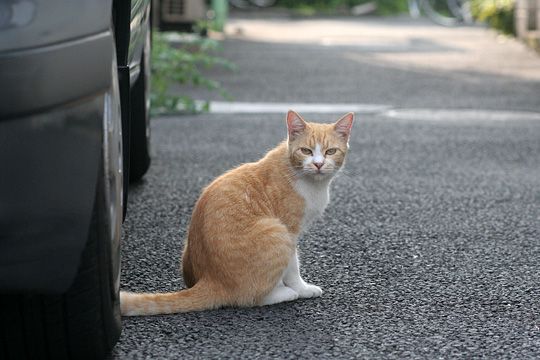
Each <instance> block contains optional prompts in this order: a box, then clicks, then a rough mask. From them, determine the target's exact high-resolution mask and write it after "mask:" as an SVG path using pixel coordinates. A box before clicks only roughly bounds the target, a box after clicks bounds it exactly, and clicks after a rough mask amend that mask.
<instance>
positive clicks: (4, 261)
mask: <svg viewBox="0 0 540 360" xmlns="http://www.w3.org/2000/svg"><path fill="white" fill-rule="evenodd" d="M150 10H151V4H150V0H131V1H129V0H118V1H117V0H113V1H111V0H78V1H73V0H1V1H0V358H1V359H10V358H13V359H24V358H29V359H34V358H50V359H64V358H71V359H84V358H102V357H104V356H105V355H106V354H107V353H108V352H109V351H110V350H111V348H112V347H113V346H114V344H115V343H116V341H117V340H118V338H119V336H120V330H121V323H120V312H119V275H120V258H119V253H120V247H119V246H120V232H121V224H122V219H123V216H124V215H125V212H124V210H125V208H126V199H127V191H128V186H127V185H128V183H129V180H131V181H135V180H138V179H140V178H141V177H142V176H143V175H144V174H145V172H146V171H147V169H148V166H149V164H150V156H149V135H150V132H149V94H148V89H149V72H150V68H149V56H150V41H151V40H150V33H151V31H150V29H151V28H150Z"/></svg>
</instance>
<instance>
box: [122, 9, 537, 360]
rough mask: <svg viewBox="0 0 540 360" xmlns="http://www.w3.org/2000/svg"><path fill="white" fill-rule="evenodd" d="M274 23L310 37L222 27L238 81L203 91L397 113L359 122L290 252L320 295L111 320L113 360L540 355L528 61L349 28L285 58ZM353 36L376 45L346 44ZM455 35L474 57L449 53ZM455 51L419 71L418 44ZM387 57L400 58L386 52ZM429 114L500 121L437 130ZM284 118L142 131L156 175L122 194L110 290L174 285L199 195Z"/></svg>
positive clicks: (299, 46) (507, 47) (460, 121)
mask: <svg viewBox="0 0 540 360" xmlns="http://www.w3.org/2000/svg"><path fill="white" fill-rule="evenodd" d="M314 21H315V22H316V21H322V20H314ZM324 21H327V20H324ZM277 23H279V24H281V25H282V26H288V28H289V29H291V27H292V28H294V27H295V26H300V25H299V24H300V23H304V24H303V25H304V26H312V27H313V28H317V29H321V26H322V25H321V23H310V22H309V21H307V22H306V21H298V20H294V21H291V20H288V19H276V20H273V22H272V21H271V22H265V21H262V20H257V21H255V20H253V21H252V22H250V21H246V20H241V19H238V20H235V21H232V22H231V24H230V26H231V27H230V28H229V29H228V31H229V32H230V35H229V38H228V39H227V40H225V42H224V47H225V50H224V51H225V54H226V56H227V57H229V58H230V59H231V60H233V61H234V62H236V63H237V64H238V65H239V67H240V70H239V73H237V74H233V75H231V74H229V73H226V72H223V73H222V72H219V71H217V72H215V73H214V76H216V77H218V78H220V79H222V81H223V82H224V83H225V86H226V87H227V88H228V89H229V90H230V91H231V92H232V93H233V95H234V96H235V98H236V100H238V101H248V102H249V101H257V102H313V103H316V102H325V103H332V102H340V103H351V104H352V103H354V104H357V103H364V104H386V105H389V106H391V107H392V108H395V109H398V110H399V109H402V110H403V111H405V110H407V109H408V110H407V111H408V112H406V111H405V113H407V114H408V116H400V117H395V116H391V114H389V113H365V114H361V116H359V117H358V121H357V123H356V124H355V126H354V129H353V134H352V138H351V144H350V145H351V152H350V156H349V158H348V163H347V164H346V169H345V171H343V173H342V174H341V175H340V176H339V177H338V178H337V179H336V180H335V182H334V183H333V185H332V192H331V203H330V205H329V207H328V208H327V210H326V212H325V214H324V217H323V218H322V219H321V220H320V221H319V222H317V223H316V224H315V225H314V226H313V228H312V230H311V231H310V232H308V233H307V234H305V235H304V236H303V238H302V239H301V241H300V250H301V262H302V266H301V269H302V273H303V275H304V277H305V279H306V280H308V281H310V282H312V283H314V284H316V285H319V286H321V287H322V288H323V291H324V293H323V295H322V297H320V298H317V299H306V300H301V301H296V302H292V303H284V304H279V305H275V306H271V307H263V308H252V309H222V310H216V311H208V312H201V313H189V314H178V315H170V316H169V315H168V316H157V317H143V318H124V329H123V333H122V337H121V339H120V342H119V343H118V345H117V346H116V348H115V350H114V353H113V358H115V359H142V358H148V359H160V358H279V359H296V358H304V359H313V358H361V357H365V358H429V359H432V358H439V357H440V358H455V357H462V358H471V357H481V356H485V357H489V358H503V357H504V358H520V359H523V358H538V357H540V315H539V314H540V262H539V259H540V244H539V240H540V121H538V120H537V119H536V120H535V118H534V116H532V117H531V116H525V115H523V113H520V112H517V111H528V112H529V114H530V113H531V112H532V113H533V115H534V114H535V113H538V112H540V103H539V101H538V94H540V76H539V74H540V60H539V59H538V58H537V57H536V55H534V54H532V53H530V52H528V51H527V50H526V49H524V48H523V47H521V45H520V44H517V43H515V42H513V41H511V40H502V39H498V38H497V37H496V36H495V35H494V34H493V33H491V32H488V31H486V30H484V29H478V28H475V29H442V28H438V27H435V26H432V25H429V24H426V23H423V22H420V23H411V22H409V21H406V20H403V19H397V20H395V21H394V22H392V20H384V22H382V23H381V22H378V21H375V20H365V21H363V22H359V23H358V24H356V26H353V25H354V24H353V25H351V21H350V20H346V21H345V22H344V24H345V25H344V26H345V29H348V30H347V31H346V32H345V34H349V35H350V36H342V37H341V38H340V36H338V35H335V36H334V37H335V38H337V39H336V40H324V41H326V43H325V42H324V41H322V40H320V38H321V37H320V36H315V35H313V39H310V38H307V39H306V38H301V39H297V40H295V39H292V40H290V41H289V43H285V42H284V41H283V39H282V41H271V40H272V39H267V38H265V37H264V36H263V35H264V33H265V32H268V29H270V30H272V29H273V28H272V26H274V24H277ZM400 24H401V25H400ZM255 25H257V26H259V28H258V29H257V28H253V26H255ZM265 26H266V27H265ZM359 27H360V28H359ZM388 28H391V29H390V30H391V31H390V30H388ZM250 29H252V30H250ZM298 29H300V28H298ZM365 29H371V30H372V31H378V33H377V32H376V34H379V35H377V36H376V35H373V33H372V37H371V38H370V37H367V36H366V37H365V38H364V40H362V39H360V40H362V41H363V42H361V41H360V40H358V37H356V38H355V39H356V40H354V41H356V42H354V41H352V40H351V37H354V36H356V35H355V34H356V33H355V31H358V32H365V31H367V30H365ZM426 29H428V30H429V31H431V32H429V31H427V30H426ZM276 31H277V30H276ZM315 31H316V30H311V31H310V34H314V33H315ZM328 32H330V28H327V33H328ZM410 32H412V33H413V35H414V34H416V35H414V36H412V37H413V38H414V37H415V36H416V38H417V40H415V41H412V42H411V37H408V36H406V34H408V33H410ZM453 32H455V33H453ZM464 32H468V33H467V34H469V40H468V41H471V42H475V41H476V42H477V45H478V46H480V45H482V46H483V47H484V49H485V51H484V52H477V51H476V50H474V47H473V46H472V45H467V46H465V45H463V43H464V42H465V41H464V39H463V36H464ZM270 33H272V31H270ZM290 33H292V34H301V33H302V32H301V31H300V30H297V31H292V30H291V31H290ZM433 33H435V34H440V36H439V37H438V38H439V40H438V43H437V44H433V42H434V41H435V40H432V39H431V38H432V35H431V34H433ZM251 34H254V35H253V36H252V35H251ZM351 34H352V35H351ZM385 34H386V35H385ZM392 34H395V36H394V35H392ZM422 34H424V35H422ZM456 34H457V36H455V35H456ZM471 34H472V35H471ZM473 35H474V36H476V38H475V37H474V36H473ZM251 36H252V37H251ZM265 36H266V37H268V36H269V35H265ZM298 37H300V35H298ZM435 38H437V37H435ZM278 40H279V39H278ZM295 41H296V42H297V43H296V44H295V43H294V42H295ZM321 41H322V43H321ZM331 41H334V43H333V44H332V43H331ZM430 41H431V43H430V44H427V45H426V42H428V43H429V42H430ZM329 42H330V44H329ZM367 42H371V45H366V43H367ZM456 42H457V43H460V42H461V43H462V45H461V48H460V47H459V45H453V46H454V47H453V48H455V49H458V50H455V49H454V50H452V51H450V52H447V53H444V54H446V56H445V58H447V59H448V57H449V59H452V61H449V60H448V64H446V65H445V64H443V63H439V62H437V61H435V60H433V57H436V56H438V55H436V53H437V51H434V50H433V46H436V47H439V48H440V47H443V48H447V47H450V46H451V43H456ZM399 43H401V44H404V45H402V47H403V48H404V49H405V50H403V51H402V52H400V51H394V52H392V51H391V50H392V49H394V50H395V49H398V48H399V47H398V45H397V44H399ZM423 46H427V48H428V49H427V50H425V51H421V52H417V51H416V50H415V49H417V48H418V47H420V48H422V47H423ZM411 47H412V50H411V51H407V50H406V49H411ZM381 49H382V50H381ZM430 49H431V50H430ZM383 50H384V51H383ZM467 51H469V53H468V55H463V52H465V53H466V52H467ZM346 52H350V53H351V57H346V56H344V55H343V54H345V53H346ZM484 53H486V54H488V55H485V56H486V59H487V60H486V61H488V60H489V61H488V62H489V64H488V65H485V66H484V65H481V64H480V62H481V60H482V59H483V58H482V57H483V56H484V55H482V54H484ZM354 54H356V55H354ZM381 54H382V55H381ZM422 54H423V55H422ZM460 54H461V55H460ZM489 54H491V55H489ZM353 55H354V56H353ZM355 56H358V57H360V58H362V61H360V62H358V61H356V60H351V59H353V58H354V57H355ZM425 56H427V57H428V58H429V57H430V56H431V57H432V60H431V61H428V60H426V58H425ZM384 59H386V60H384ZM441 61H442V60H441ZM467 62H469V63H468V64H466V63H467ZM443 68H444V69H443ZM193 94H194V95H195V96H198V97H203V96H204V95H205V94H204V92H198V91H194V92H193ZM415 109H416V110H415ZM418 109H422V111H418ZM434 109H469V110H470V109H473V110H478V109H482V110H488V111H491V112H490V113H489V114H494V113H498V112H499V111H500V113H501V114H502V115H501V116H499V117H496V116H495V117H493V116H487V115H485V114H486V113H485V112H474V111H473V112H472V114H473V115H472V116H468V117H459V116H456V114H458V115H459V114H460V112H452V111H449V112H447V113H446V115H445V116H443V117H440V116H437V115H436V114H437V112H436V111H434ZM503 111H504V112H503ZM426 114H427V115H426ZM429 114H434V116H433V117H432V118H431V117H430V116H429ZM452 114H454V116H453V115H452ZM474 114H477V115H474ZM520 114H521V115H520ZM304 115H305V116H306V118H307V119H309V120H314V121H330V120H335V119H336V118H337V116H338V115H340V114H320V113H318V114H316V113H311V114H310V113H306V114H304ZM284 116H285V114H282V115H281V114H242V115H236V114H219V113H212V114H200V115H193V116H175V117H161V118H156V119H154V121H153V125H152V130H153V133H152V135H153V151H154V159H153V164H152V167H151V169H150V171H149V173H148V174H147V176H146V177H145V179H144V181H143V182H142V183H140V184H138V185H137V186H135V187H133V188H132V189H131V190H132V191H131V193H130V209H129V213H128V217H127V219H126V222H125V224H124V244H123V263H122V266H123V269H122V280H121V281H122V288H123V289H129V290H132V291H172V290H177V289H179V288H182V287H184V284H183V280H182V276H181V272H180V271H179V267H180V253H181V249H182V246H183V243H184V237H185V234H186V228H187V225H188V223H189V218H190V214H191V211H192V209H193V205H194V203H195V201H196V199H197V197H198V195H199V194H200V191H201V189H202V187H203V186H205V185H206V184H208V183H209V182H210V181H211V180H212V179H214V178H215V177H216V176H219V175H220V174H221V173H222V172H223V171H225V170H227V169H229V168H231V167H233V166H236V165H238V164H240V163H242V162H248V161H254V160H257V159H258V158H260V157H261V156H262V155H263V154H264V153H265V152H266V151H267V150H268V149H270V148H272V147H273V146H275V145H276V144H277V143H278V142H279V141H281V140H282V139H283V138H284V137H285V135H286V130H285V125H284Z"/></svg>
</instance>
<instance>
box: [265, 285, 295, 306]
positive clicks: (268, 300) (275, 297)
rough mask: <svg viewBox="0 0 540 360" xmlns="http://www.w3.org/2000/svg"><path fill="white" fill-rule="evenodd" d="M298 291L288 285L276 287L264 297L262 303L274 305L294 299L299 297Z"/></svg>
mask: <svg viewBox="0 0 540 360" xmlns="http://www.w3.org/2000/svg"><path fill="white" fill-rule="evenodd" d="M298 296H299V295H298V293H297V292H296V291H294V290H293V289H291V288H288V287H286V286H283V285H281V286H277V287H275V288H274V289H273V290H272V291H271V292H270V293H269V294H268V295H266V296H265V297H264V299H263V300H262V302H261V304H260V305H272V304H278V303H281V302H285V301H293V300H296V299H298Z"/></svg>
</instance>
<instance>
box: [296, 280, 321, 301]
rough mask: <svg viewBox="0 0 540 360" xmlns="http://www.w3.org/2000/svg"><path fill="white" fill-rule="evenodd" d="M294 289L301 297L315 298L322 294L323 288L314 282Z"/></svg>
mask: <svg viewBox="0 0 540 360" xmlns="http://www.w3.org/2000/svg"><path fill="white" fill-rule="evenodd" d="M294 290H295V291H296V292H297V293H298V295H299V296H300V298H314V297H319V296H321V295H322V289H321V288H320V287H318V286H316V285H313V284H307V283H304V284H302V285H301V286H299V287H298V288H295V289H294Z"/></svg>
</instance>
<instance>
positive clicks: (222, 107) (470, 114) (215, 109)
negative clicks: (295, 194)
mask: <svg viewBox="0 0 540 360" xmlns="http://www.w3.org/2000/svg"><path fill="white" fill-rule="evenodd" d="M200 103H201V104H202V102H200ZM288 110H295V111H298V112H299V113H304V114H336V113H346V112H349V111H352V112H355V113H357V114H370V115H379V116H383V117H388V118H393V119H402V120H411V121H468V122H470V121H513V120H536V121H539V120H540V113H539V112H532V111H504V110H486V109H429V108H409V109H407V108H402V109H400V108H393V107H392V106H391V105H384V104H344V103H316V104H315V103H263V102H225V101H212V102H210V109H209V112H210V113H211V114H284V113H286V112H287V111H288Z"/></svg>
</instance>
